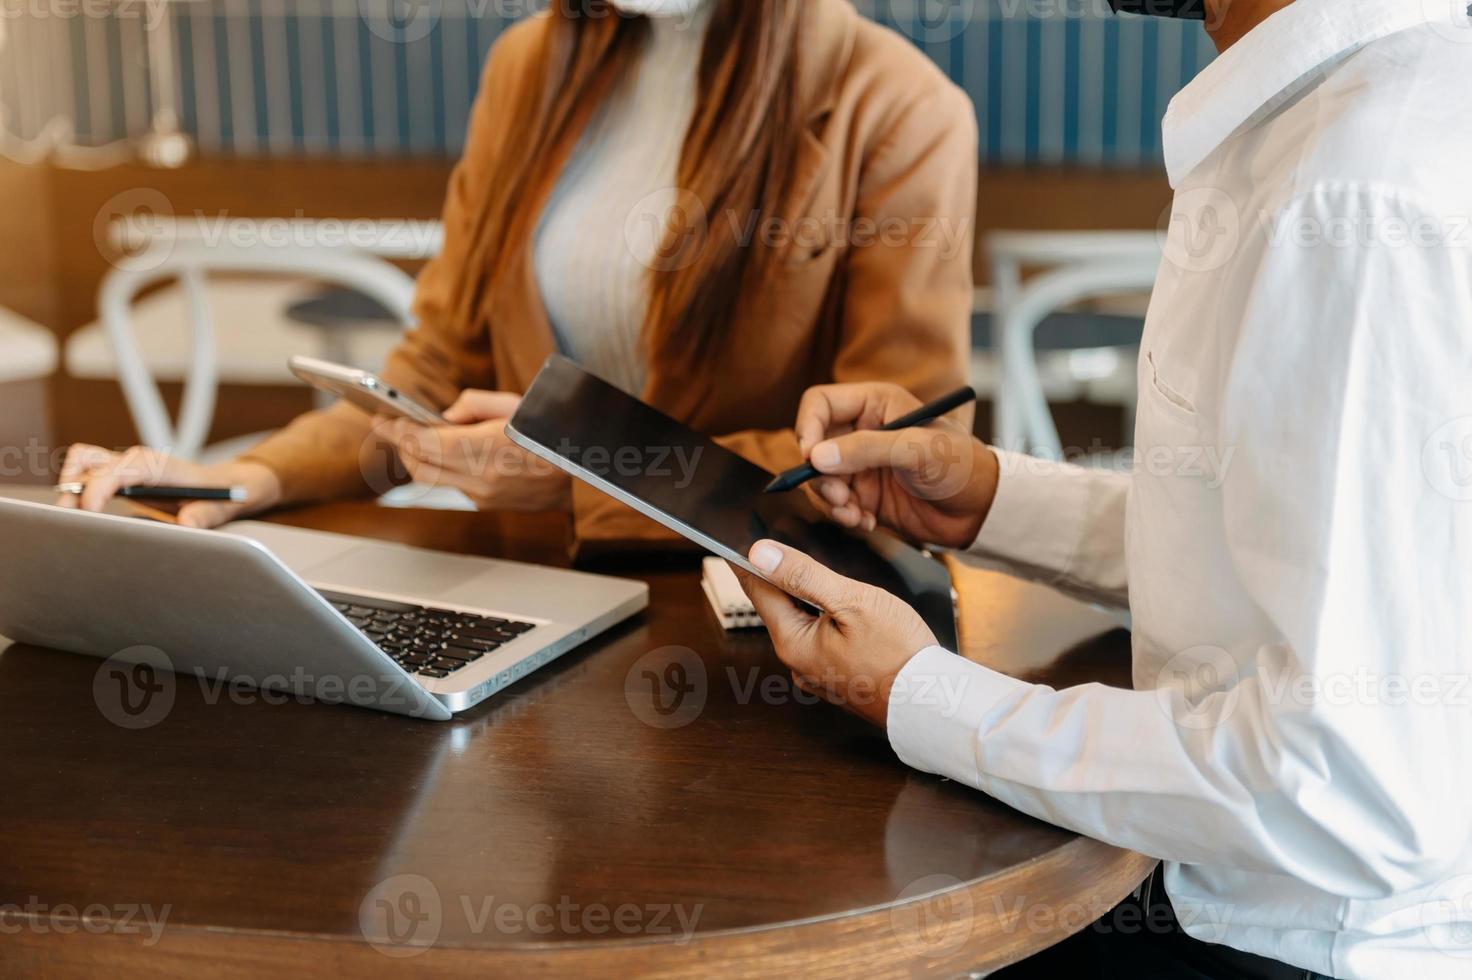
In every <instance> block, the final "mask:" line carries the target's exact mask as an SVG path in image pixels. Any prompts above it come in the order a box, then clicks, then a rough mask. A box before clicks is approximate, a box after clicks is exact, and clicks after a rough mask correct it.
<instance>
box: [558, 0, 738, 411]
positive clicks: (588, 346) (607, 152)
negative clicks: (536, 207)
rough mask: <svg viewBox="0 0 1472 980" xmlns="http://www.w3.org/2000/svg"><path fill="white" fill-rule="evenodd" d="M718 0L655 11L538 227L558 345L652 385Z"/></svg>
mask: <svg viewBox="0 0 1472 980" xmlns="http://www.w3.org/2000/svg"><path fill="white" fill-rule="evenodd" d="M710 9H711V5H710V4H709V2H706V0H702V2H701V5H700V7H699V9H698V10H696V11H694V12H692V13H689V14H681V15H677V16H652V17H650V18H649V20H650V28H651V29H650V32H649V36H648V39H647V42H646V47H645V49H644V51H643V52H642V53H641V55H640V58H639V60H638V61H637V62H636V63H635V64H634V65H633V66H632V70H630V71H629V72H628V73H627V75H626V76H625V78H624V79H622V80H621V82H620V83H619V84H618V86H617V87H616V88H615V89H614V90H613V91H612V92H610V93H609V95H608V98H607V100H606V101H605V102H604V104H603V106H602V107H601V108H600V109H599V111H598V113H597V114H596V115H595V116H594V118H593V120H592V121H591V122H590V123H589V126H588V130H587V132H586V133H584V134H583V136H582V138H581V140H580V141H579V143H578V147H577V149H576V150H575V151H574V152H573V156H572V159H571V160H569V162H568V164H567V167H566V169H565V170H564V171H563V173H562V176H561V177H560V178H559V180H558V183H557V186H556V188H555V189H554V190H553V192H552V196H551V198H550V199H549V200H548V202H547V207H546V209H545V210H544V211H543V213H542V221H541V224H540V226H539V227H538V229H537V235H536V242H535V249H536V252H535V259H536V275H537V285H538V288H539V289H540V291H541V294H542V302H543V305H544V306H545V307H546V309H547V315H548V317H549V319H550V320H551V323H552V332H553V335H554V336H555V338H556V340H557V344H558V347H559V348H560V349H561V350H562V352H563V353H565V354H567V355H568V356H569V357H572V358H573V359H575V360H577V361H579V362H580V363H581V364H583V366H585V367H586V368H588V369H589V370H590V371H592V372H593V373H595V374H598V375H600V376H602V377H604V378H606V379H607V380H608V381H610V382H612V383H613V384H615V385H618V386H619V387H620V388H622V389H623V390H624V391H627V392H629V393H631V394H638V393H639V392H641V391H642V390H643V388H644V381H645V376H646V373H647V367H646V359H645V356H644V354H643V352H642V350H641V349H640V336H641V334H642V331H643V327H644V319H645V316H646V314H647V312H648V308H649V275H650V263H651V262H653V261H654V256H655V254H656V252H657V249H658V248H659V245H660V244H661V243H662V240H663V228H664V227H665V216H666V214H667V211H668V208H669V207H670V206H671V204H672V203H673V202H674V200H675V193H674V192H673V191H672V188H674V187H675V185H676V183H677V180H678V176H679V166H680V151H681V149H682V147H683V146H684V142H685V134H686V132H687V131H688V130H689V128H690V122H691V119H692V117H693V115H694V111H695V100H696V91H697V78H696V76H697V72H698V70H699V67H700V55H701V50H702V48H703V47H704V42H705V30H706V27H707V26H708V24H709V21H710Z"/></svg>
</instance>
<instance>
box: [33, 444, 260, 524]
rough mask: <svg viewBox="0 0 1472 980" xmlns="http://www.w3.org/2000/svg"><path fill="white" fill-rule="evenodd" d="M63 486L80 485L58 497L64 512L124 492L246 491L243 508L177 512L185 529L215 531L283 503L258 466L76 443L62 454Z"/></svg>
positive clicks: (202, 505) (196, 505) (197, 506)
mask: <svg viewBox="0 0 1472 980" xmlns="http://www.w3.org/2000/svg"><path fill="white" fill-rule="evenodd" d="M61 482H62V483H81V484H84V488H83V490H82V492H81V494H71V493H67V494H62V495H61V497H60V498H59V499H58V500H57V503H58V504H59V505H60V506H62V507H74V508H75V507H79V508H81V509H82V510H93V511H99V510H102V508H103V507H105V506H107V502H108V501H109V500H111V499H112V497H113V495H114V494H116V493H117V492H118V491H119V490H121V489H122V488H123V487H139V486H146V487H158V486H175V487H244V488H245V493H246V499H245V501H244V502H243V503H234V502H216V501H209V500H196V501H192V502H190V503H187V504H185V505H184V506H182V507H181V508H179V512H178V515H177V518H178V521H179V523H180V524H182V525H184V526H185V527H219V526H220V525H221V524H226V523H228V522H230V521H233V520H235V519H237V518H240V517H245V516H247V515H249V514H259V513H260V512H262V511H265V510H270V509H271V508H272V507H274V506H276V504H277V503H279V502H280V500H281V481H280V479H278V478H277V476H276V474H275V472H274V471H272V470H271V469H270V468H269V467H266V466H263V465H261V464H260V463H236V462H232V463H221V464H219V465H217V466H200V465H199V464H197V463H191V462H189V461H188V460H183V459H177V458H175V457H173V456H169V455H168V454H166V453H161V452H157V451H155V450H152V449H145V448H143V447H142V446H135V447H134V448H132V449H129V450H128V451H127V452H123V453H115V452H111V451H110V450H107V449H103V448H101V447H100V446H87V445H82V444H78V445H75V446H73V447H72V448H71V449H70V450H69V451H68V452H67V454H66V462H65V463H63V464H62V467H61Z"/></svg>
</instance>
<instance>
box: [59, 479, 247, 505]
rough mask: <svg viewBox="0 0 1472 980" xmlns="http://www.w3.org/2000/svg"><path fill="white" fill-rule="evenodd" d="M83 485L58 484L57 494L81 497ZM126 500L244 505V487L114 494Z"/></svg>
mask: <svg viewBox="0 0 1472 980" xmlns="http://www.w3.org/2000/svg"><path fill="white" fill-rule="evenodd" d="M86 487H87V485H86V484H85V483H60V484H57V486H56V492H57V493H69V494H73V495H75V496H81V493H82V491H83V490H85V489H86ZM114 496H116V497H122V498H124V499H127V500H221V501H227V502H229V503H234V504H241V503H245V500H246V492H245V487H123V488H121V489H120V490H118V492H117V493H116V494H114Z"/></svg>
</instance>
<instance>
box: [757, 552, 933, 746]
mask: <svg viewBox="0 0 1472 980" xmlns="http://www.w3.org/2000/svg"><path fill="white" fill-rule="evenodd" d="M748 557H749V558H750V559H751V563H752V564H753V565H755V566H756V567H757V568H759V569H761V570H762V573H763V574H764V575H766V576H767V578H769V579H770V580H771V582H766V581H763V580H762V579H759V578H757V577H756V576H754V575H751V574H749V573H747V572H745V571H742V570H741V569H739V568H738V569H736V574H737V576H738V577H739V578H740V579H741V585H742V587H743V588H744V589H745V590H746V594H747V595H748V596H750V597H751V601H752V604H753V605H754V606H756V611H757V612H758V613H759V614H760V615H761V617H762V620H763V621H764V622H766V624H767V629H768V630H770V631H771V634H772V642H773V643H774V644H775V645H776V647H777V656H779V657H781V658H782V662H783V663H785V664H786V665H787V666H788V667H790V668H791V669H792V679H793V682H794V683H796V684H797V686H798V687H800V688H801V689H802V690H804V691H807V692H808V693H810V694H813V695H816V696H818V697H821V698H823V699H825V700H827V701H828V702H830V703H832V704H836V705H838V706H839V707H842V708H847V709H848V710H849V711H852V712H853V713H854V714H856V715H858V716H859V717H860V718H864V719H866V720H868V721H871V722H873V723H874V724H876V725H878V726H879V727H880V728H883V727H885V724H886V722H887V720H888V716H889V695H890V691H891V690H893V688H894V682H895V678H896V677H897V676H899V672H900V671H901V670H902V669H903V668H904V666H905V664H907V663H909V662H910V658H912V657H914V656H915V654H917V653H919V652H920V651H921V650H924V649H925V648H926V647H928V646H933V645H934V644H935V634H934V633H932V632H931V631H930V628H929V627H928V626H926V625H925V622H924V621H923V620H921V618H920V616H919V614H918V613H916V612H915V610H913V609H911V608H910V607H909V606H907V605H905V604H904V603H903V602H901V601H900V600H899V599H896V598H895V597H894V596H892V595H890V594H889V593H888V592H885V591H883V590H882V589H876V588H874V587H873V586H870V585H864V584H863V583H862V582H855V581H853V580H852V579H847V578H844V577H843V576H841V575H838V574H836V573H834V572H832V571H830V570H829V569H827V568H824V567H823V566H822V565H819V564H818V563H817V562H815V561H813V560H812V559H811V558H809V557H808V556H807V555H804V554H803V553H802V552H799V551H794V550H793V549H791V548H788V547H786V546H785V545H780V544H777V543H776V542H774V541H758V542H757V543H756V544H755V545H753V546H752V549H751V554H750V555H749V556H748ZM772 583H775V585H773V584H772ZM794 596H795V597H797V598H798V599H801V600H803V601H804V602H806V603H808V604H809V605H811V606H815V607H816V608H817V609H819V610H821V612H820V613H818V614H816V615H815V614H814V613H812V612H810V611H808V610H806V609H803V608H801V607H800V606H799V605H798V604H797V603H796V602H794V601H793V598H792V597H794Z"/></svg>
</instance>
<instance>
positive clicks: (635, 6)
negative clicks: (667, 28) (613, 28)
mask: <svg viewBox="0 0 1472 980" xmlns="http://www.w3.org/2000/svg"><path fill="white" fill-rule="evenodd" d="M608 2H609V3H611V4H613V6H615V7H617V8H618V9H619V10H621V11H623V12H624V13H626V14H642V15H643V16H645V17H688V16H690V15H691V14H693V13H694V12H695V11H696V9H697V8H699V7H701V6H702V5H704V4H705V2H706V0H608Z"/></svg>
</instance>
